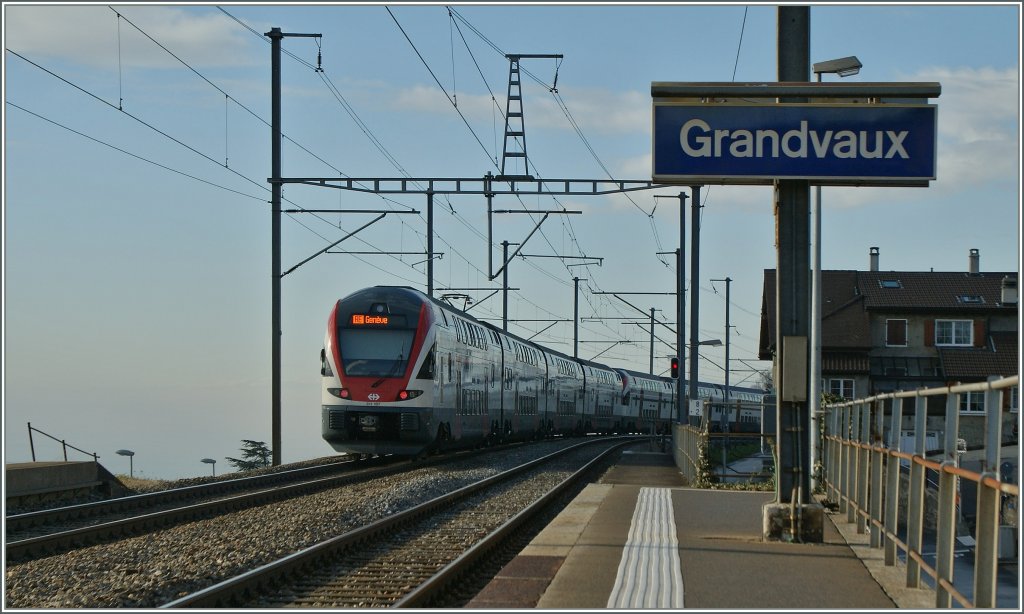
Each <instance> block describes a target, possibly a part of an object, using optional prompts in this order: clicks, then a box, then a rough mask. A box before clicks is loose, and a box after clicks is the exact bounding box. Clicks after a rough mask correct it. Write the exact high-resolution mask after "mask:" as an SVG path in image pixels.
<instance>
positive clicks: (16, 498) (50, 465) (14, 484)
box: [4, 461, 127, 506]
mask: <svg viewBox="0 0 1024 614" xmlns="http://www.w3.org/2000/svg"><path fill="white" fill-rule="evenodd" d="M90 493H96V494H97V495H100V496H107V497H109V496H115V495H123V494H125V493H127V489H126V488H125V487H124V485H123V484H121V482H120V481H119V480H118V479H117V478H116V477H115V476H114V475H113V474H112V473H110V471H108V470H107V469H106V468H105V467H104V466H103V465H101V464H100V463H98V462H96V461H43V462H32V463H9V464H7V465H5V466H4V496H5V500H6V501H7V505H8V506H12V505H19V504H22V503H33V502H36V503H38V502H43V501H59V500H61V499H66V498H72V497H75V496H82V495H87V494H90Z"/></svg>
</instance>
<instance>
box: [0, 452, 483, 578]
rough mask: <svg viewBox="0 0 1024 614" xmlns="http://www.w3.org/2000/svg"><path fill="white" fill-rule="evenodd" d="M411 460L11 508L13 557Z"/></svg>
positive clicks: (331, 484) (325, 485)
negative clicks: (24, 509)
mask: <svg viewBox="0 0 1024 614" xmlns="http://www.w3.org/2000/svg"><path fill="white" fill-rule="evenodd" d="M477 453H479V452H462V453H458V454H452V455H446V456H441V457H436V458H433V459H429V460H426V461H422V462H420V463H418V464H417V465H416V466H422V467H426V466H432V465H437V464H444V463H448V462H454V461H456V460H460V459H462V458H465V457H466V456H468V455H473V454H477ZM409 467H410V462H409V461H407V460H395V459H393V458H387V457H385V458H381V457H378V458H373V459H364V460H358V461H353V460H345V461H339V462H336V463H328V464H325V465H319V466H316V467H305V468H301V469H293V470H288V471H280V472H276V473H270V474H266V475H260V476H252V477H246V478H239V479H234V480H223V481H220V482H212V483H209V484H201V485H197V486H188V487H184V488H175V489H170V490H164V491H158V492H154V493H147V494H140V495H133V496H128V497H120V498H116V499H109V500H106V501H97V502H92V503H85V504H79V505H72V506H67V507H61V508H53V509H48V510H41V511H37V512H28V513H24V514H17V515H13V516H8V517H7V518H6V532H5V535H6V543H5V552H6V559H7V561H8V562H21V561H26V560H32V559H34V558H39V557H44V556H50V555H53V554H58V553H61V552H66V551H68V550H73V549H77V548H84V547H87V546H91V545H94V544H98V543H103V542H108V541H112V540H116V539H120V538H124V537H130V536H137V535H140V534H144V533H147V532H151V531H156V530H159V529H162V528H166V527H170V526H174V525H176V524H180V523H183V522H190V521H195V520H198V519H202V518H210V517H213V516H217V515H222V514H228V513H232V512H236V511H239V510H243V509H247V508H250V507H254V506H258V505H265V504H268V503H272V502H274V501H280V500H285V499H290V498H294V497H299V496H302V495H305V494H309V493H313V492H318V491H321V490H326V489H330V488H337V487H339V486H344V485H346V484H350V483H353V482H358V481H364V480H372V479H377V478H381V477H385V476H388V475H394V474H397V473H401V472H403V471H407V470H408V469H409Z"/></svg>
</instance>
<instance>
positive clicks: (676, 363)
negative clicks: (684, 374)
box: [672, 356, 679, 378]
mask: <svg viewBox="0 0 1024 614" xmlns="http://www.w3.org/2000/svg"><path fill="white" fill-rule="evenodd" d="M672 377H673V378H676V377H679V357H678V356H673V357H672Z"/></svg>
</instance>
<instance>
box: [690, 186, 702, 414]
mask: <svg viewBox="0 0 1024 614" xmlns="http://www.w3.org/2000/svg"><path fill="white" fill-rule="evenodd" d="M690 191H691V194H692V196H691V199H690V200H691V202H690V279H693V280H697V279H700V186H699V185H695V186H690ZM699 302H700V292H696V291H694V292H691V293H690V394H689V399H688V400H689V401H690V402H691V403H692V402H694V401H696V400H697V361H698V359H699V357H698V356H697V335H698V331H697V322H698V320H699V316H700V307H699ZM690 420H691V422H692V423H694V424H696V423H697V421H695V420H694V418H693V417H691V418H690Z"/></svg>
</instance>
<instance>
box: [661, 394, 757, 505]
mask: <svg viewBox="0 0 1024 614" xmlns="http://www.w3.org/2000/svg"><path fill="white" fill-rule="evenodd" d="M762 412H763V406H762V405H761V404H760V403H746V402H741V401H732V402H730V403H728V404H726V403H719V402H711V401H710V400H707V399H705V400H704V402H703V404H702V408H701V418H700V420H699V424H698V425H686V424H675V425H674V426H673V428H674V430H675V432H674V434H673V438H672V440H673V442H674V446H675V447H674V449H673V456H674V457H675V463H676V466H677V467H678V468H679V470H680V472H681V473H682V474H683V477H685V478H686V480H687V482H688V483H689V484H690V485H692V486H696V487H702V486H706V485H707V484H708V483H709V482H710V481H711V480H713V479H716V478H717V479H719V480H722V481H724V480H726V479H743V478H747V479H749V480H751V481H755V480H762V481H763V480H767V479H770V478H771V476H772V471H765V470H763V469H762V470H759V471H752V472H738V471H731V470H728V469H727V466H728V464H729V463H728V460H727V450H728V449H729V448H731V447H732V446H736V445H744V444H749V443H752V442H753V443H757V447H758V448H759V449H760V450H762V451H765V450H766V449H768V448H770V447H772V446H773V442H774V437H775V435H774V425H772V428H771V429H768V430H767V431H766V430H765V429H762V428H761V424H762V422H763V420H764V417H763V416H762ZM723 415H724V416H725V418H726V420H725V422H724V423H725V424H727V425H728V426H727V427H726V429H724V430H722V429H721V425H722V424H723V420H722V416H723ZM773 417H774V414H771V415H768V419H769V421H771V420H772V419H773ZM746 418H749V419H746ZM712 442H717V443H718V447H719V448H720V450H719V452H720V453H721V459H719V458H717V454H716V455H715V456H716V458H711V456H712V455H711V453H710V452H709V450H710V447H711V445H712ZM718 462H721V464H720V465H719V466H720V467H721V471H716V470H715V465H716V463H718ZM759 469H761V468H759Z"/></svg>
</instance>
